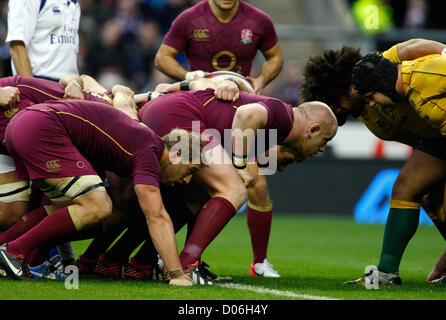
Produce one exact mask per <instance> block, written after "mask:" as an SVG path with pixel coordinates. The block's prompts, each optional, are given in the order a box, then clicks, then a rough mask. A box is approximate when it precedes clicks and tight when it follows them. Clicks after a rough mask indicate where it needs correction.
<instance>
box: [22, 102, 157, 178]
mask: <svg viewBox="0 0 446 320" xmlns="http://www.w3.org/2000/svg"><path fill="white" fill-rule="evenodd" d="M26 109H27V110H35V111H41V112H45V113H46V114H47V115H49V116H50V117H51V118H53V119H57V121H58V122H59V123H60V124H61V125H60V126H59V127H58V128H59V129H58V130H63V131H64V133H65V134H66V135H67V136H68V137H70V139H71V141H72V142H73V145H74V146H75V147H76V148H77V149H78V150H79V152H81V154H83V155H84V156H85V157H86V158H87V159H88V160H89V161H91V162H92V163H94V165H95V166H98V167H101V168H103V169H105V170H110V171H113V172H115V173H117V174H118V175H122V176H128V174H129V170H130V171H131V169H132V168H133V166H134V161H135V160H134V158H137V157H140V155H141V153H142V152H144V151H145V150H147V149H148V145H151V144H153V145H155V146H156V147H155V149H159V150H157V151H159V152H160V153H159V155H161V152H162V150H164V142H163V141H162V139H161V138H160V137H158V136H157V135H156V134H155V133H154V132H153V131H152V130H151V129H150V128H147V127H146V126H145V125H143V124H141V123H139V122H137V121H134V120H133V119H131V118H130V117H128V116H127V115H125V114H124V113H123V112H121V111H119V110H117V109H114V108H113V107H111V106H107V105H106V104H103V103H98V102H92V101H85V100H62V101H47V102H45V103H43V104H39V105H35V106H31V107H28V108H26Z"/></svg>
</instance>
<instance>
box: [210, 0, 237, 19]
mask: <svg viewBox="0 0 446 320" xmlns="http://www.w3.org/2000/svg"><path fill="white" fill-rule="evenodd" d="M239 5H240V2H237V3H236V4H235V6H234V8H232V9H231V10H222V9H220V8H219V7H217V5H216V4H215V3H214V1H213V0H209V7H210V8H211V11H212V13H213V14H214V16H215V17H216V18H217V20H218V21H220V22H222V23H227V22H230V21H231V20H232V18H234V17H235V15H236V14H237V11H238V8H239Z"/></svg>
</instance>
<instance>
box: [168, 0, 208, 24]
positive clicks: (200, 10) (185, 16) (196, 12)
mask: <svg viewBox="0 0 446 320" xmlns="http://www.w3.org/2000/svg"><path fill="white" fill-rule="evenodd" d="M208 6H209V4H208V2H207V1H201V2H199V3H197V4H196V5H194V6H192V7H190V8H187V9H186V10H184V11H183V12H181V13H180V14H179V15H178V17H177V18H176V19H175V20H184V21H190V19H192V18H195V17H199V16H202V15H204V14H205V13H206V11H207V7H208Z"/></svg>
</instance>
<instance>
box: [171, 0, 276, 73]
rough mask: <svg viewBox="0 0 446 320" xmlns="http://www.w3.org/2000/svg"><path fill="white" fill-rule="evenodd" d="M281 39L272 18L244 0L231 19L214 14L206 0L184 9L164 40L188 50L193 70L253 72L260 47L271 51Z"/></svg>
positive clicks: (179, 49)
mask: <svg viewBox="0 0 446 320" xmlns="http://www.w3.org/2000/svg"><path fill="white" fill-rule="evenodd" d="M277 42H278V38H277V34H276V30H275V29H274V24H273V22H272V21H271V19H270V18H269V17H268V16H267V15H266V14H265V13H264V12H263V11H261V10H259V9H257V8H255V7H253V6H252V5H250V4H247V3H245V2H243V1H240V5H239V9H238V12H237V14H236V15H235V16H234V17H233V18H232V20H231V21H230V22H227V23H222V22H220V21H219V20H218V19H217V18H216V17H215V16H214V14H213V13H212V11H211V8H210V7H209V3H208V1H202V2H200V3H198V4H197V5H195V6H193V7H191V8H189V9H187V10H185V11H184V12H182V13H181V14H180V15H179V16H178V17H177V18H176V19H175V21H174V22H173V23H172V26H171V28H170V30H169V32H168V33H167V34H166V36H165V38H164V40H163V44H165V45H168V46H170V47H173V48H175V49H177V50H178V51H184V52H185V54H186V57H187V59H188V61H189V69H190V70H203V71H208V72H213V71H221V70H226V71H227V70H229V71H234V72H238V73H240V74H242V75H244V76H249V75H250V73H251V65H252V62H253V60H254V58H255V56H256V53H257V50H258V49H260V50H261V51H267V50H269V49H271V48H272V47H273V46H274V45H276V44H277Z"/></svg>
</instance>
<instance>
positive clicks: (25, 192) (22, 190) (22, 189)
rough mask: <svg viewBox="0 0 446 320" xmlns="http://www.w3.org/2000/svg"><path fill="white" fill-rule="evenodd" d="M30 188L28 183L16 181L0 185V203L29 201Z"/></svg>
mask: <svg viewBox="0 0 446 320" xmlns="http://www.w3.org/2000/svg"><path fill="white" fill-rule="evenodd" d="M30 197H31V187H30V184H29V182H28V181H17V182H11V183H5V184H2V185H0V201H1V202H16V201H29V200H30Z"/></svg>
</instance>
